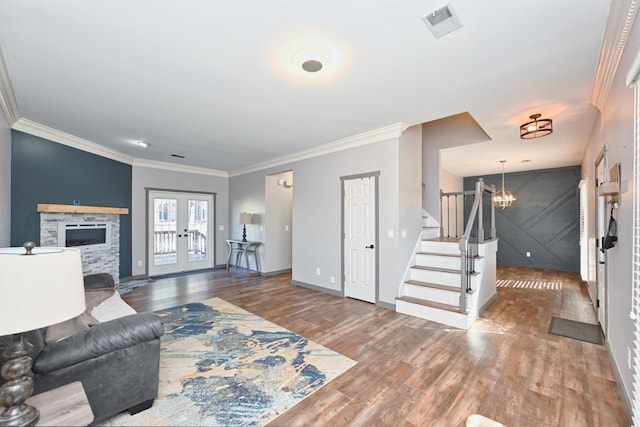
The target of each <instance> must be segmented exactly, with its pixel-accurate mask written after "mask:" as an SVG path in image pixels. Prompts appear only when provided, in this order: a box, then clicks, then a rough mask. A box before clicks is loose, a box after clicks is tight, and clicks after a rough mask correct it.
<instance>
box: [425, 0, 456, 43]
mask: <svg viewBox="0 0 640 427" xmlns="http://www.w3.org/2000/svg"><path fill="white" fill-rule="evenodd" d="M422 20H423V21H424V23H425V24H426V26H427V27H428V28H429V30H431V32H432V33H433V35H434V36H435V37H436V38H437V39H439V38H440V37H442V36H444V35H447V34H449V33H451V32H453V31H455V30H457V29H459V28H462V24H461V23H460V20H459V19H458V17H457V16H456V14H455V12H454V11H453V8H452V7H451V5H450V4H448V5H446V6H444V7H442V8H440V9H437V10H434V11H433V12H431V13H429V14H428V15H425V16H423V17H422Z"/></svg>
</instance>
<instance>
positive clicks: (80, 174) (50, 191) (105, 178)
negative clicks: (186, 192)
mask: <svg viewBox="0 0 640 427" xmlns="http://www.w3.org/2000/svg"><path fill="white" fill-rule="evenodd" d="M131 173H132V167H131V165H127V164H124V163H120V162H117V161H115V160H111V159H107V158H104V157H101V156H97V155H95V154H91V153H87V152H85V151H82V150H78V149H75V148H71V147H68V146H66V145H62V144H58V143H55V142H52V141H49V140H46V139H43V138H39V137H37V136H33V135H29V134H26V133H23V132H19V131H15V130H13V131H12V133H11V246H22V244H23V243H24V242H25V241H28V240H32V241H34V242H36V244H38V245H39V244H40V214H39V213H38V212H37V211H36V205H37V204H38V203H55V204H64V205H70V204H73V201H74V200H79V201H80V203H81V204H83V205H88V206H108V207H119V208H129V212H131ZM129 276H131V215H130V214H129V215H120V277H121V278H124V277H129Z"/></svg>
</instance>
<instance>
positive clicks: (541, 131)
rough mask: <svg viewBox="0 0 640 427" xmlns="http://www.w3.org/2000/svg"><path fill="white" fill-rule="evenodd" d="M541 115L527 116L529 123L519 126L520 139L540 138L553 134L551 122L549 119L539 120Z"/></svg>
mask: <svg viewBox="0 0 640 427" xmlns="http://www.w3.org/2000/svg"><path fill="white" fill-rule="evenodd" d="M540 117H542V114H539V113H538V114H532V115H530V116H529V118H530V119H531V121H530V122H527V123H524V124H521V125H520V138H521V139H534V138H542V137H543V136H547V135H551V134H552V133H553V121H552V120H551V119H541V118H540Z"/></svg>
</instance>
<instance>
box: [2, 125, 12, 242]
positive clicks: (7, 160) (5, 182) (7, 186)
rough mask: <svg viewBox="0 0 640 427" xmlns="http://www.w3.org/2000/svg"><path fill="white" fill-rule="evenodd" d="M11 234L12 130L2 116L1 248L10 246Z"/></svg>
mask: <svg viewBox="0 0 640 427" xmlns="http://www.w3.org/2000/svg"><path fill="white" fill-rule="evenodd" d="M10 234H11V128H10V127H9V123H8V122H7V119H6V118H5V116H4V114H0V246H9V244H10V243H9V241H10V239H9V238H10Z"/></svg>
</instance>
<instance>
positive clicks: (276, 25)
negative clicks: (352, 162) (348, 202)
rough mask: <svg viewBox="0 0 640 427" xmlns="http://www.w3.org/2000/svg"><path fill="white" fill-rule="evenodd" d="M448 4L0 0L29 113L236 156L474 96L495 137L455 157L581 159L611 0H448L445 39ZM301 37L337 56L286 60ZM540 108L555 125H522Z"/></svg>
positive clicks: (100, 140) (479, 162)
mask: <svg viewBox="0 0 640 427" xmlns="http://www.w3.org/2000/svg"><path fill="white" fill-rule="evenodd" d="M445 4H446V1H445V2H443V1H441V0H437V1H436V0H421V1H417V0H402V1H397V0H395V1H394V0H386V1H375V2H374V1H370V0H368V1H364V0H349V1H345V0H341V1H336V0H323V1H301V0H286V1H285V0H272V1H269V2H266V1H264V0H244V1H235V2H231V1H229V2H222V1H213V0H171V1H167V0H138V1H132V0H94V1H84V0H56V1H50V0H0V47H1V48H2V51H3V54H4V59H5V62H6V67H7V70H8V74H9V77H10V82H11V84H12V86H13V91H14V93H15V98H16V101H17V104H18V107H19V110H20V116H21V117H22V118H23V119H27V120H29V121H33V122H36V123H39V124H41V125H44V126H47V127H50V128H53V129H56V130H59V131H62V132H65V133H68V134H71V135H74V136H76V137H79V138H83V139H86V140H89V141H92V142H94V143H96V144H99V145H101V146H104V147H108V148H109V149H112V150H115V151H118V152H120V153H123V154H126V155H127V156H131V157H134V158H144V159H149V160H156V161H164V162H174V163H178V164H183V165H190V166H198V167H206V168H212V169H219V170H224V171H234V170H239V169H242V168H247V167H250V166H252V165H255V164H259V163H262V162H265V161H268V160H272V159H276V158H278V157H281V156H284V155H287V154H290V153H293V152H298V151H302V150H307V149H310V148H311V147H314V146H318V145H323V144H326V143H330V142H333V141H337V140H340V139H342V138H346V137H349V136H353V135H356V134H359V133H362V132H366V131H370V130H374V129H378V128H382V127H385V126H388V125H391V124H394V123H398V122H404V123H406V124H407V125H410V126H411V125H415V124H420V123H424V122H429V121H433V120H436V119H440V118H443V117H447V116H451V115H454V114H459V113H465V112H467V113H469V114H470V115H471V116H472V117H473V118H474V119H475V120H476V121H477V123H478V124H479V126H480V127H481V128H482V129H483V130H484V131H485V132H486V133H487V134H488V135H489V137H490V138H491V140H490V141H488V142H484V143H480V144H474V145H472V146H465V147H462V148H455V149H450V150H447V151H446V152H444V153H443V155H442V159H443V166H444V168H446V169H448V170H450V171H451V172H454V173H456V174H458V175H462V176H469V175H477V174H482V173H491V172H496V171H499V170H500V168H501V165H500V163H499V162H498V160H500V159H505V160H507V164H506V170H507V171H512V170H527V169H542V168H547V167H559V166H568V165H576V164H580V163H581V161H582V155H583V152H584V148H585V146H586V142H587V138H588V135H589V132H590V130H591V127H592V125H593V121H594V119H595V117H596V109H595V107H593V106H592V105H591V104H590V102H589V100H590V97H591V91H592V86H593V81H594V75H595V71H596V66H597V63H598V58H599V53H600V48H601V45H602V39H603V34H604V29H605V24H606V21H607V15H608V12H609V5H610V1H604V0H562V1H557V0H541V1H537V2H530V1H524V0H512V1H504V0H484V1H477V0H451V5H452V7H453V9H454V10H455V12H456V14H457V16H458V17H459V19H460V21H461V23H462V25H463V26H462V28H461V29H460V30H458V31H456V32H453V33H451V34H448V35H446V36H444V37H442V38H439V39H436V38H435V37H434V36H433V35H432V34H431V33H430V31H429V30H428V28H427V27H426V26H425V24H424V23H423V22H422V20H421V17H422V16H424V15H426V14H428V13H430V12H431V11H433V10H435V9H438V8H440V7H442V6H444V5H445ZM301 39H316V40H317V39H322V40H325V41H327V42H328V43H330V44H331V45H332V46H334V47H335V48H336V49H337V50H338V52H339V54H340V55H341V56H342V62H341V63H340V64H339V68H338V69H337V71H336V72H335V73H334V74H332V75H328V76H326V77H325V78H315V79H309V78H306V77H304V76H299V75H295V74H294V73H292V72H290V71H289V70H287V68H286V67H287V66H290V64H287V62H288V61H285V60H283V55H284V53H283V52H284V50H285V49H286V48H287V46H289V45H290V43H292V42H296V41H298V40H301ZM533 113H542V114H543V117H550V118H552V119H553V121H554V133H553V134H552V135H551V136H548V137H546V138H542V139H538V140H532V141H523V140H521V139H520V138H519V133H518V125H519V124H520V123H522V122H524V121H526V120H527V119H528V117H529V115H530V114H533ZM138 139H143V140H145V141H146V142H148V143H149V144H151V145H150V147H149V148H147V149H142V148H140V147H137V146H135V145H133V144H131V142H132V141H134V140H138ZM171 154H180V155H184V156H186V158H185V159H177V158H174V157H171ZM453 159H455V160H456V162H455V163H454V162H453ZM525 159H527V160H531V162H529V163H521V160H525Z"/></svg>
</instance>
